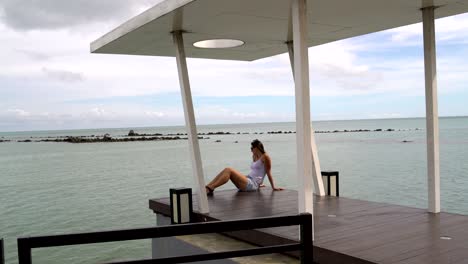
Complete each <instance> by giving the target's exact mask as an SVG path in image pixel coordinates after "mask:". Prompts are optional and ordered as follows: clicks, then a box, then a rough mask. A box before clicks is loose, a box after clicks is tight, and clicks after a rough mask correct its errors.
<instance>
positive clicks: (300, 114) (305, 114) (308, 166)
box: [291, 0, 314, 214]
mask: <svg viewBox="0 0 468 264" xmlns="http://www.w3.org/2000/svg"><path fill="white" fill-rule="evenodd" d="M291 11H292V26H293V45H294V82H295V85H296V148H297V153H296V155H297V177H298V186H299V187H298V195H299V197H298V203H299V213H305V212H307V213H311V214H313V213H314V203H313V198H314V197H313V190H312V163H311V160H312V152H311V151H310V148H309V146H310V144H311V129H310V94H309V54H308V50H307V8H306V0H293V1H292V6H291Z"/></svg>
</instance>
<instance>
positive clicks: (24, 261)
mask: <svg viewBox="0 0 468 264" xmlns="http://www.w3.org/2000/svg"><path fill="white" fill-rule="evenodd" d="M18 264H32V259H31V247H30V245H29V240H28V238H18Z"/></svg>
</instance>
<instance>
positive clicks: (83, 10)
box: [0, 0, 160, 30]
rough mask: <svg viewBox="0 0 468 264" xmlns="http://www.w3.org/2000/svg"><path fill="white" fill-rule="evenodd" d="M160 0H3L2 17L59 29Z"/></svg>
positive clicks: (15, 24)
mask: <svg viewBox="0 0 468 264" xmlns="http://www.w3.org/2000/svg"><path fill="white" fill-rule="evenodd" d="M159 1H160V0H132V1H128V0H99V1H93V0H74V1H62V0H28V1H25V0H23V1H17V0H3V1H2V2H1V3H0V10H1V11H2V12H1V16H0V18H1V19H2V21H3V22H4V23H5V24H6V25H8V26H10V27H11V28H14V29H17V30H33V29H57V28H67V27H71V26H77V25H81V24H89V23H93V22H103V21H109V20H111V21H114V20H116V19H124V18H126V17H128V16H129V15H130V14H133V13H135V12H138V11H140V10H141V9H142V8H144V7H148V6H149V5H152V4H154V3H156V2H159Z"/></svg>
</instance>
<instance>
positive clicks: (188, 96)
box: [173, 31, 209, 213]
mask: <svg viewBox="0 0 468 264" xmlns="http://www.w3.org/2000/svg"><path fill="white" fill-rule="evenodd" d="M173 39H174V45H175V47H176V60H177V68H178V71H179V82H180V90H181V91H182V102H183V104H184V116H185V124H186V127H187V135H188V140H189V146H190V156H191V158H192V168H193V177H194V180H195V183H196V184H197V186H198V195H197V197H198V209H199V210H200V212H201V213H209V207H208V198H207V196H206V191H205V178H204V176H203V167H202V162H201V155H200V146H199V144H198V134H197V126H196V123H195V114H194V111H193V102H192V93H191V91H190V81H189V76H188V70H187V60H186V56H185V49H184V41H183V37H182V32H181V31H175V32H173Z"/></svg>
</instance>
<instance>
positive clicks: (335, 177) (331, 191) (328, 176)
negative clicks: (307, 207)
mask: <svg viewBox="0 0 468 264" xmlns="http://www.w3.org/2000/svg"><path fill="white" fill-rule="evenodd" d="M322 180H323V187H324V188H325V191H326V192H327V195H329V196H340V185H339V173H338V172H337V171H322Z"/></svg>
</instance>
